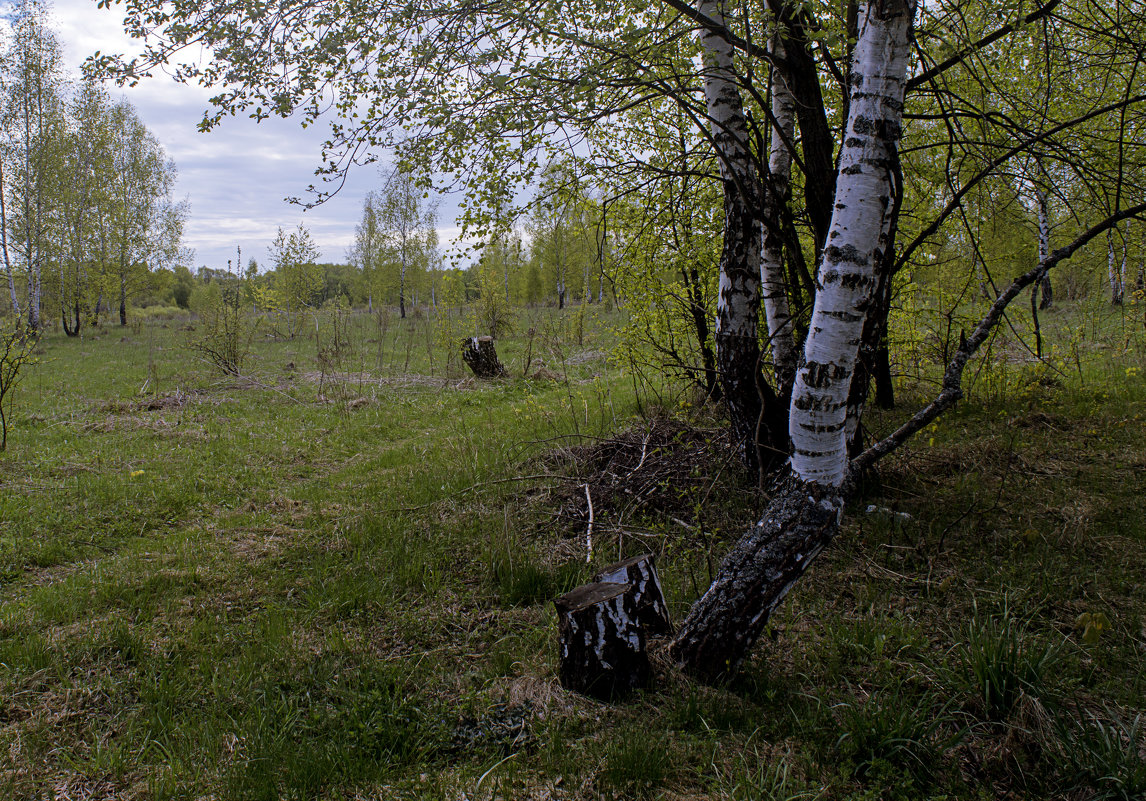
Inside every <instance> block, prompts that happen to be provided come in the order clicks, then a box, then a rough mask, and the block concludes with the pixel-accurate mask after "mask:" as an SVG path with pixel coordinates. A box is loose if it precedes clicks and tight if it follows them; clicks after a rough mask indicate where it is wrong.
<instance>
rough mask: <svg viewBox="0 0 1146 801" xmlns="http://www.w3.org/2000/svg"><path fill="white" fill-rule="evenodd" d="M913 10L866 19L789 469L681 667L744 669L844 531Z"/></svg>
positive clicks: (697, 617)
mask: <svg viewBox="0 0 1146 801" xmlns="http://www.w3.org/2000/svg"><path fill="white" fill-rule="evenodd" d="M914 14H915V0H885V2H882V3H880V2H869V3H866V4H865V5H864V7H863V9H862V10H861V12H860V21H861V22H860V34H859V40H858V42H857V45H856V49H855V54H854V56H853V64H852V73H851V91H852V94H851V103H850V106H849V111H848V124H847V129H846V135H845V137H844V144H843V148H842V150H841V154H840V169H839V176H838V180H837V185H836V194H835V211H834V213H833V215H832V223H831V226H830V228H829V233H828V239H827V247H826V248H825V249H824V256H823V260H822V262H821V264H820V268H819V273H818V278H819V284H820V286H821V287H822V288H821V289H820V291H819V292H818V293H817V295H816V304H815V308H814V309H813V312H812V323H811V327H810V331H809V334H808V340H807V343H806V345H805V349H804V364H803V365H802V366H801V368H800V370H799V371H798V373H797V377H796V385H795V388H794V391H793V395H792V403H791V410H790V419H791V425H790V429H789V433H790V435H791V437H792V444H793V449H794V453H793V455H792V459H791V463H790V466H791V470H790V472H789V474H788V475H787V476H786V477H784V478H783V479H781V480H780V481H779V482H778V483H777V484H776V486H775V487H774V490H775V491H774V494H773V496H772V500H771V502H770V503H769V504H768V508H767V509H766V510H765V513H764V515H763V517H762V518H761V519H760V522H759V523H757V524H756V526H754V527H753V528H752V529H751V530H750V531H749V532H748V533H746V534H745V535H744V536H743V537H742V538H741V540H740V541H739V542H738V543H737V544H736V546H735V547H734V548H733V549H732V551H731V552H730V553H729V554H728V556H726V557H725V559H724V561H723V563H722V564H721V567H720V571H719V573H718V574H717V577H716V580H715V581H714V582H713V584H712V586H711V587H710V588H709V590H708V592H706V593H705V595H704V597H702V598H701V599H700V600H699V601H697V602H696V603H695V604H694V605H693V607H692V609H691V610H690V611H689V614H688V617H687V619H686V620H685V621H684V623H683V624H682V626H681V628H680V632H679V634H678V635H677V637H676V638H675V639H674V640H673V642H672V643H671V645H670V646H669V648H670V653H671V654H672V656H673V658H674V659H675V660H676V661H677V662H678V663H679V664H680V665H681V666H682V667H683V668H684V669H685V670H688V671H689V672H692V673H694V674H697V675H699V676H701V677H704V678H706V679H710V680H712V679H719V678H721V677H726V676H729V675H731V674H732V673H733V672H735V671H736V670H737V669H738V667H739V666H740V664H741V662H742V661H743V660H744V658H745V656H746V655H747V653H748V651H749V649H750V648H751V647H752V645H753V644H754V643H755V642H756V640H757V639H758V638H759V636H760V634H761V633H762V632H763V631H764V627H765V625H766V624H767V622H768V618H769V616H770V615H771V613H772V612H773V611H774V610H775V609H776V607H777V606H778V605H779V604H780V602H781V601H782V600H783V598H784V596H785V595H786V594H787V592H788V590H789V589H790V588H791V587H792V585H793V584H794V583H795V582H796V581H797V580H798V579H799V578H800V576H801V575H803V573H804V571H805V570H807V568H808V565H809V564H810V563H811V562H812V560H813V559H814V558H815V557H816V555H817V554H819V553H820V551H822V550H823V548H824V547H825V546H826V545H827V544H828V543H829V542H830V541H831V539H832V537H833V536H835V533H836V531H837V530H838V528H839V519H840V514H841V513H842V511H843V488H842V485H843V482H844V479H845V476H846V473H847V467H848V461H847V442H846V440H845V436H844V423H845V416H846V411H847V398H848V391H849V389H850V385H851V377H852V373H853V371H854V369H855V363H856V355H857V350H858V343H859V338H860V333H861V330H862V328H863V324H864V319H865V317H866V314H867V309H868V306H869V304H870V301H871V298H870V295H871V291H872V284H873V275H874V265H875V263H876V262H877V261H878V260H879V259H880V258H881V248H882V247H883V245H884V242H883V241H882V239H883V237H884V235H885V234H884V231H885V229H886V226H885V218H886V215H887V214H888V213H889V212H890V207H891V196H890V191H891V179H890V175H889V172H890V170H889V167H890V165H889V154H890V152H891V148H892V147H893V146H894V144H895V142H896V140H897V139H898V138H899V136H900V122H901V120H902V113H903V85H904V77H905V75H906V71H907V59H908V56H909V54H910V46H909V35H910V31H911V25H912V19H913V17H914Z"/></svg>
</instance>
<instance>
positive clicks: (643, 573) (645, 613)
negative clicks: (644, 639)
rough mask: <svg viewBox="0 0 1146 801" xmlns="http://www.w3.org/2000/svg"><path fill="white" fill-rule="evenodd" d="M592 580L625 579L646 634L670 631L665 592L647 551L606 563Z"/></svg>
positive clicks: (662, 634)
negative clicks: (607, 564) (611, 563)
mask: <svg viewBox="0 0 1146 801" xmlns="http://www.w3.org/2000/svg"><path fill="white" fill-rule="evenodd" d="M593 581H608V582H616V583H628V584H631V585H633V586H632V589H631V590H629V592H630V593H631V594H632V595H633V597H634V598H635V600H636V602H637V619H638V620H639V621H640V624H641V626H642V627H643V628H644V630H645V634H648V635H650V636H654V637H656V636H668V635H671V634H672V633H673V627H672V623H671V622H670V620H669V611H668V606H667V605H666V604H665V594H664V591H663V590H662V589H661V581H660V579H659V578H658V577H657V568H656V564H655V562H654V560H653V555H652V554H651V553H646V554H642V555H641V556H631V557H629V558H628V559H625V560H623V561H621V562H617V563H616V564H614V565H609V566H608V567H606V568H604V569H603V570H601V572H599V573H598V574H597V575H596V576H594V577H593Z"/></svg>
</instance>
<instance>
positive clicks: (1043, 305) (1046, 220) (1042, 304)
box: [1031, 189, 1054, 309]
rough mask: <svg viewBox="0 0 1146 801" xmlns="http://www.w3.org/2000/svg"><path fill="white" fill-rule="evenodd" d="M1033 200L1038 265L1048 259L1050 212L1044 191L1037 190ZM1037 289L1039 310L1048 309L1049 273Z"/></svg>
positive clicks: (1050, 298)
mask: <svg viewBox="0 0 1146 801" xmlns="http://www.w3.org/2000/svg"><path fill="white" fill-rule="evenodd" d="M1035 200H1036V201H1037V202H1038V206H1039V264H1045V263H1046V260H1047V258H1049V257H1050V211H1049V208H1048V206H1047V193H1046V190H1045V189H1040V190H1038V194H1037V195H1036V196H1035ZM1037 289H1038V291H1039V292H1040V293H1041V299H1040V300H1039V308H1040V309H1049V308H1050V307H1051V304H1052V303H1054V290H1053V289H1052V288H1051V280H1050V274H1049V273H1044V274H1043V277H1042V279H1041V280H1040V281H1039V284H1038V287H1037ZM1031 291H1032V292H1034V291H1035V290H1033V289H1032V290H1031Z"/></svg>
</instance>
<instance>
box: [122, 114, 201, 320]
mask: <svg viewBox="0 0 1146 801" xmlns="http://www.w3.org/2000/svg"><path fill="white" fill-rule="evenodd" d="M110 124H111V128H112V133H111V136H112V147H113V152H112V169H113V172H112V176H113V181H112V185H111V188H110V214H109V227H110V233H111V239H112V249H113V252H112V258H113V262H112V264H111V265H110V269H111V274H112V279H113V281H114V292H115V295H116V297H117V299H118V301H119V322H120V325H127V304H128V300H129V299H130V298H131V297H132V296H133V295H134V294H135V293H136V292H138V291H139V290H140V289H141V288H142V286H143V283H144V281H145V279H146V275H147V271H148V269H149V267H151V266H160V265H163V264H167V263H170V262H172V261H173V260H174V258H175V257H176V255H177V253H178V249H179V242H180V240H181V238H182V232H183V221H184V220H185V219H186V216H187V211H188V210H187V207H186V205H184V204H180V203H177V202H174V201H173V200H172V198H171V192H172V189H173V187H174V184H175V177H176V170H175V164H174V162H172V161H171V160H170V159H168V158H167V156H166V153H165V152H164V149H163V146H162V145H161V144H160V143H159V140H158V139H156V138H155V136H154V135H153V134H152V133H151V132H150V131H149V130H148V129H147V126H146V125H144V124H143V121H142V120H141V119H140V118H139V115H138V114H137V113H136V111H135V109H134V107H132V106H131V104H129V103H128V102H126V101H122V102H120V103H117V104H115V105H114V106H113V107H112V109H111V114H110Z"/></svg>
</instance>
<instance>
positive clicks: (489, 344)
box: [462, 337, 508, 378]
mask: <svg viewBox="0 0 1146 801" xmlns="http://www.w3.org/2000/svg"><path fill="white" fill-rule="evenodd" d="M462 361H464V362H465V363H466V364H468V365H469V367H470V369H471V370H473V373H474V375H475V376H476V377H478V378H501V377H502V376H504V375H508V372H507V371H506V369H505V367H503V366H502V363H501V362H500V361H498V359H497V350H496V349H494V346H493V337H467V338H466V339H463V340H462Z"/></svg>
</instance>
